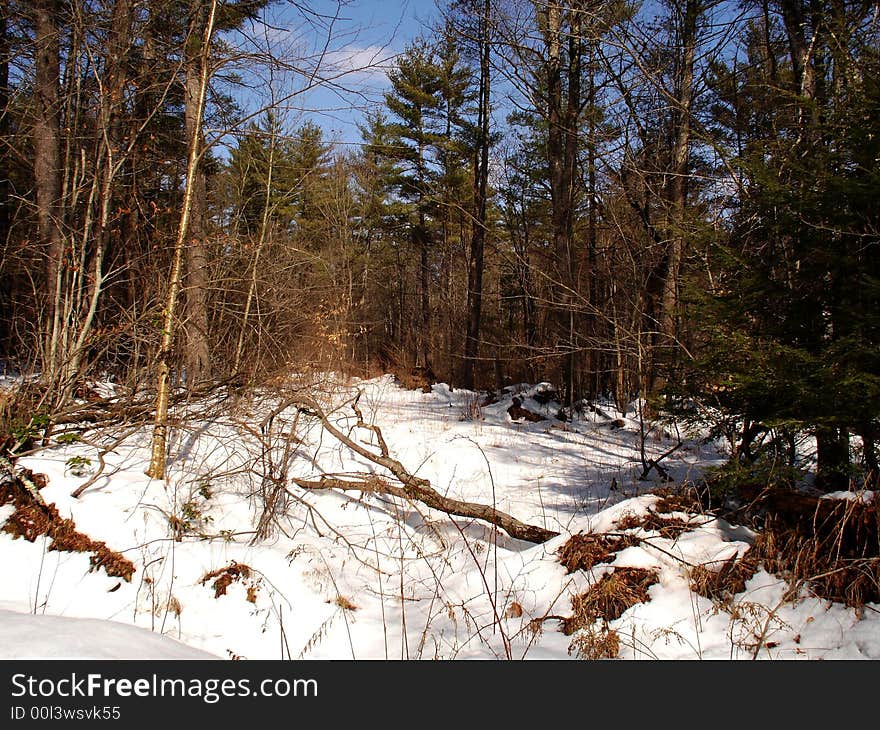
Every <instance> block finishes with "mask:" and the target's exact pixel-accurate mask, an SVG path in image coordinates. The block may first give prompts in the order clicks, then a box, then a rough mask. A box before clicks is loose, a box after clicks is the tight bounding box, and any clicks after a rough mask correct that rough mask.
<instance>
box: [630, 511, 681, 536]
mask: <svg viewBox="0 0 880 730" xmlns="http://www.w3.org/2000/svg"><path fill="white" fill-rule="evenodd" d="M616 522H617V527H618V528H619V529H621V530H635V529H642V530H644V531H645V532H657V533H659V535H660V537H665V538H667V539H669V540H674V539H675V538H677V537H678V536H679V535H681V534H682V533H684V532H687V531H688V530H691V529H693V527H694V526H693V525H692V524H690V523H688V522H685V521H684V520H683V519H681V518H680V517H663V516H661V515H659V514H657V513H656V512H653V511H650V510H649V511H648V513H647V514H644V515H636V514H627V515H624V516H623V517H621V518H620V519H619V520H617V521H616Z"/></svg>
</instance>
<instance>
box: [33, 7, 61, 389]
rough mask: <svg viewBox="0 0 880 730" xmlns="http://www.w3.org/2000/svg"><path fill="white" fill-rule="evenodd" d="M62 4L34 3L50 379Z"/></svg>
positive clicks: (57, 263)
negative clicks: (60, 12)
mask: <svg viewBox="0 0 880 730" xmlns="http://www.w3.org/2000/svg"><path fill="white" fill-rule="evenodd" d="M59 11H60V3H59V2H58V0H35V2H34V5H33V12H34V33H35V42H36V46H35V69H34V71H35V87H34V93H35V96H36V119H35V120H34V131H33V144H34V188H35V193H36V203H37V229H38V234H39V239H40V244H41V246H42V248H43V252H44V256H45V265H44V275H45V278H46V283H45V289H44V290H45V292H46V294H47V297H46V300H45V318H44V323H45V324H44V326H43V333H42V334H43V371H44V375H45V376H47V377H48V378H50V379H51V378H54V377H55V376H56V374H57V372H58V368H59V365H60V363H59V362H58V350H57V343H58V336H59V332H60V329H61V322H60V316H61V306H60V296H61V275H62V257H63V255H64V244H63V238H62V230H61V107H60V98H59V96H60V95H59V83H60V69H61V60H60V40H59V28H58V20H59Z"/></svg>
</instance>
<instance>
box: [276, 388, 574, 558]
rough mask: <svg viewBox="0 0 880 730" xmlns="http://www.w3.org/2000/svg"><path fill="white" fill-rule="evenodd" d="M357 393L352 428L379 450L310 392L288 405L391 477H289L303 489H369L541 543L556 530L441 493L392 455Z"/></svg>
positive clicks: (353, 408) (490, 507)
mask: <svg viewBox="0 0 880 730" xmlns="http://www.w3.org/2000/svg"><path fill="white" fill-rule="evenodd" d="M359 399H360V394H358V396H357V397H356V398H355V399H354V401H353V402H352V403H351V408H352V410H353V411H354V414H355V416H356V417H357V422H356V423H355V426H354V428H361V429H365V430H367V431H371V432H372V433H373V434H374V435H375V436H376V442H377V444H378V447H379V453H378V454H377V453H376V452H375V451H372V450H370V449H367V448H365V447H364V446H362V445H361V444H359V443H357V442H356V441H354V440H353V439H352V438H351V437H350V436H348V435H346V434H345V433H343V432H342V431H341V430H340V429H339V428H337V426H336V425H335V424H334V423H333V422H332V421H331V420H330V418H329V417H328V415H327V413H326V412H325V411H324V409H323V408H322V407H321V405H320V404H319V403H318V402H317V401H316V400H315V399H314V398H312V397H311V396H307V395H296V396H294V397H293V398H292V399H291V401H289V403H290V405H296V406H297V407H298V408H300V410H301V411H303V412H304V413H306V414H307V415H310V416H314V417H316V418H318V419H319V420H320V421H321V425H322V426H323V427H324V430H325V431H327V432H328V433H329V434H330V435H331V436H333V437H334V438H335V439H337V440H338V441H339V442H340V443H342V444H343V445H345V446H347V447H348V448H349V449H351V450H352V451H354V452H355V453H357V454H359V455H360V456H362V457H364V458H365V459H367V460H368V461H370V462H371V463H373V464H375V465H376V466H380V467H382V468H383V469H385V470H387V471H388V472H390V474H391V476H392V477H393V478H394V480H396V482H395V481H393V480H392V479H390V478H387V477H382V476H379V475H376V474H369V475H351V476H343V477H340V476H338V475H332V476H331V475H328V474H323V475H321V476H320V477H318V478H317V479H301V478H291V480H290V481H291V482H293V483H294V484H296V485H297V486H298V487H300V488H302V489H313V490H317V489H341V490H346V491H357V492H369V493H373V494H387V495H391V496H393V497H400V498H401V499H406V500H415V501H417V502H421V503H422V504H424V505H426V506H428V507H430V508H432V509H436V510H439V511H441V512H445V513H446V514H449V515H455V516H457V517H469V518H472V519H476V520H482V521H483V522H488V523H489V524H491V525H495V526H496V527H499V528H501V529H502V530H504V531H505V532H506V533H507V534H508V535H510V536H511V537H513V538H516V539H518V540H525V541H527V542H533V543H542V542H546V541H547V540H549V539H550V538H552V537H556V536H557V535H558V534H559V533H558V532H554V531H553V530H548V529H546V528H544V527H538V526H537V525H530V524H528V523H525V522H521V521H520V520H518V519H516V518H515V517H513V516H512V515H509V514H507V513H506V512H502V511H500V510H498V509H496V508H495V507H492V506H490V505H485V504H478V503H476V502H464V501H462V500H459V499H452V498H450V497H445V496H443V495H442V494H440V493H439V492H438V491H437V490H435V489H434V488H433V487H432V486H431V482H430V481H428V480H427V479H424V478H423V477H418V476H416V475H415V474H413V473H412V472H410V471H409V470H408V469H407V468H406V467H404V465H403V464H401V463H400V462H399V461H398V460H397V459H395V458H394V457H392V456H391V454H390V451H389V449H388V444H387V443H386V442H385V437H384V436H383V435H382V430H381V429H380V428H379V426H376V425H374V424H370V423H366V422H365V421H364V417H363V414H362V413H361V411H360V409H359V408H358V400H359Z"/></svg>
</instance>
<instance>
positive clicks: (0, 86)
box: [0, 0, 9, 334]
mask: <svg viewBox="0 0 880 730" xmlns="http://www.w3.org/2000/svg"><path fill="white" fill-rule="evenodd" d="M8 17H9V0H0V139H9V136H8V135H9V110H8V109H7V106H8V104H9V36H8V32H9V30H8V23H7V19H8ZM8 235H9V155H8V153H7V151H6V150H3V151H0V245H3V244H5V243H6V240H5V239H6V237H7V236H8ZM4 334H5V332H4Z"/></svg>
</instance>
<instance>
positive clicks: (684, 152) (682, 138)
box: [651, 0, 703, 389]
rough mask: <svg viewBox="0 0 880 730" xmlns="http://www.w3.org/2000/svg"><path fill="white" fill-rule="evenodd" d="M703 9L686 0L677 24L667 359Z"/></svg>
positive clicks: (673, 329)
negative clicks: (699, 22)
mask: <svg viewBox="0 0 880 730" xmlns="http://www.w3.org/2000/svg"><path fill="white" fill-rule="evenodd" d="M702 12H703V9H702V0H687V3H686V4H685V7H684V17H683V19H682V23H681V27H680V28H679V33H678V34H679V53H680V56H679V63H680V69H679V75H678V78H677V79H676V84H677V86H678V88H677V89H676V94H675V95H676V100H675V109H674V110H673V115H674V117H673V118H674V123H673V124H674V126H673V134H674V145H673V148H672V167H671V170H670V180H669V185H668V201H669V214H668V215H669V224H668V226H667V235H666V238H667V244H666V253H665V255H664V257H663V263H662V273H661V280H662V290H661V295H660V307H659V309H660V311H659V335H660V337H659V344H660V347H659V348H658V349H655V350H654V357H655V358H656V356H657V354H658V352H659V353H662V356H663V357H664V358H665V359H666V360H667V361H670V360H672V358H673V355H674V353H675V351H676V349H677V343H678V335H679V331H678V329H679V327H678V307H679V288H680V281H679V280H680V275H681V264H682V256H683V255H684V246H685V223H686V217H687V192H688V184H687V183H688V161H689V157H690V144H691V113H692V110H693V96H694V63H695V59H696V43H697V21H698V19H699V17H700V14H701V13H702ZM651 372H652V374H653V378H652V383H651V387H652V389H658V388H662V387H663V386H664V385H665V382H666V381H665V377H664V376H661V375H660V369H659V368H658V367H657V363H656V362H654V363H653V364H652V368H651Z"/></svg>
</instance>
